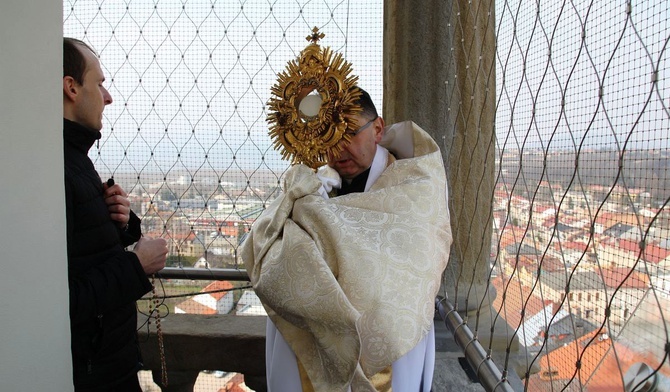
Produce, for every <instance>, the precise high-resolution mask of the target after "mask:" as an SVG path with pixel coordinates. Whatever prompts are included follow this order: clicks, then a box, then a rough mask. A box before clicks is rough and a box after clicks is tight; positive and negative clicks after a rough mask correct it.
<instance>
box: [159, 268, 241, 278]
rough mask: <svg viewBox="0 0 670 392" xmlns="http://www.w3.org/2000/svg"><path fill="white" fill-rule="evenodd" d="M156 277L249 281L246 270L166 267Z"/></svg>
mask: <svg viewBox="0 0 670 392" xmlns="http://www.w3.org/2000/svg"><path fill="white" fill-rule="evenodd" d="M156 275H157V276H158V277H159V278H161V279H191V280H233V281H242V282H244V281H248V280H249V275H247V270H246V269H236V268H191V267H189V268H180V267H165V268H163V269H162V270H160V271H159V272H157V273H156Z"/></svg>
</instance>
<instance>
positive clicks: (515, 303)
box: [491, 277, 546, 329]
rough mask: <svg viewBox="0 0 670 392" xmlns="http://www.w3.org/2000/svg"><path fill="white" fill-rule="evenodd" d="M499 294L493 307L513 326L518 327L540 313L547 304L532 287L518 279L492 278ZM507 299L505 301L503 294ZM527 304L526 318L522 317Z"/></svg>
mask: <svg viewBox="0 0 670 392" xmlns="http://www.w3.org/2000/svg"><path fill="white" fill-rule="evenodd" d="M491 283H492V284H493V286H494V287H495V288H496V291H497V292H498V295H497V296H496V299H495V301H493V308H494V310H496V311H497V312H498V313H499V314H500V316H501V317H503V318H504V319H505V321H507V324H509V325H510V326H511V327H512V328H515V329H516V328H518V327H519V326H520V325H521V323H523V322H525V321H526V320H528V319H529V318H531V317H533V316H534V315H536V314H538V313H539V312H540V311H542V309H544V307H545V306H546V305H545V304H544V303H543V302H542V301H541V300H540V298H538V297H537V296H536V295H533V294H531V292H530V290H531V289H530V288H529V287H526V286H524V285H520V284H519V282H518V281H512V282H511V283H509V285H508V281H503V280H502V278H501V277H496V278H494V279H492V281H491ZM505 289H506V291H505ZM502 293H505V300H504V302H503V295H502ZM524 305H525V312H524V319H523V320H522V318H521V309H522V308H523V307H524Z"/></svg>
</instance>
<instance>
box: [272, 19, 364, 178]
mask: <svg viewBox="0 0 670 392" xmlns="http://www.w3.org/2000/svg"><path fill="white" fill-rule="evenodd" d="M323 37H325V34H323V33H320V32H319V29H318V28H316V27H314V29H313V30H312V34H310V35H309V36H307V40H308V41H310V44H309V45H307V47H306V48H305V49H303V50H302V52H300V56H298V58H296V59H294V60H291V61H289V62H288V64H287V66H286V69H285V70H284V71H283V72H281V73H280V74H279V76H278V77H277V83H276V84H275V85H274V86H272V90H271V93H272V96H271V97H270V100H269V101H268V109H269V114H268V117H267V121H268V123H269V124H270V131H269V134H270V137H271V138H272V139H273V145H274V148H275V150H279V151H280V152H281V155H282V159H285V160H290V161H291V163H292V164H294V163H302V164H305V165H307V166H309V167H311V168H312V169H316V168H318V167H319V166H322V165H324V164H325V163H326V162H327V159H328V155H329V154H332V155H334V156H339V154H340V152H341V150H342V144H341V143H340V141H341V140H342V139H344V140H345V141H347V142H348V141H349V140H350V137H351V136H349V135H350V133H352V132H354V131H355V128H356V124H355V123H354V121H353V118H352V116H354V115H356V114H358V113H360V112H361V108H360V106H359V105H356V104H355V102H356V100H357V99H358V97H360V95H361V93H360V91H359V89H358V88H354V87H355V86H356V82H357V81H358V77H357V76H350V73H351V70H352V68H351V63H349V62H347V61H345V60H344V58H343V57H342V55H341V54H339V53H333V52H332V51H331V49H330V48H329V47H326V48H321V47H320V46H319V44H318V41H319V40H320V39H323Z"/></svg>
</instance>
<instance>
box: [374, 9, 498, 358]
mask: <svg viewBox="0 0 670 392" xmlns="http://www.w3.org/2000/svg"><path fill="white" fill-rule="evenodd" d="M384 18H385V21H384V118H385V120H386V123H387V124H391V123H394V122H397V121H402V120H413V121H414V122H415V123H417V124H418V125H419V126H421V127H422V128H423V129H424V130H426V131H427V132H428V133H430V134H431V135H432V136H433V138H434V139H435V140H436V141H437V143H438V144H439V145H440V148H441V149H442V154H443V158H444V162H445V167H446V168H447V176H448V182H449V196H450V200H449V209H450V214H451V226H452V232H453V236H454V242H453V245H452V251H451V259H450V263H449V267H448V269H447V272H446V273H445V288H444V289H445V290H446V294H447V295H448V297H449V300H450V302H451V303H452V304H453V305H454V307H455V308H456V309H457V310H458V311H459V313H461V314H462V317H463V318H464V319H466V320H468V321H469V322H468V324H469V325H470V327H471V328H472V329H473V332H475V333H476V334H478V335H479V339H480V342H481V343H482V345H484V347H487V346H488V338H489V336H491V335H493V336H494V341H497V342H496V344H495V345H496V346H497V347H496V348H498V349H500V348H503V349H504V348H505V347H506V345H507V341H508V337H507V333H506V332H505V328H504V327H505V325H504V323H501V322H500V321H498V322H497V323H496V324H497V325H496V330H498V329H501V330H502V334H501V335H500V334H497V333H493V334H492V333H491V320H490V315H491V313H492V312H491V311H490V310H491V309H490V308H491V303H492V301H493V299H494V298H495V295H496V293H495V290H494V289H493V287H492V286H491V287H490V288H489V287H488V279H489V269H490V268H489V263H490V250H491V235H492V210H493V193H494V192H493V191H494V185H495V129H494V122H495V106H496V105H495V104H496V96H495V92H496V86H495V50H496V48H495V15H494V2H493V1H492V0H481V1H475V2H471V1H468V0H454V1H434V0H387V1H385V5H384ZM487 288H488V290H487ZM480 308H481V312H480V311H479V309H480ZM473 316H475V317H473ZM475 323H476V324H477V328H475ZM475 329H476V330H478V331H479V333H477V331H476V330H475Z"/></svg>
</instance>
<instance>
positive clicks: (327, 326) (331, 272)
mask: <svg viewBox="0 0 670 392" xmlns="http://www.w3.org/2000/svg"><path fill="white" fill-rule="evenodd" d="M391 128H393V126H392V127H391ZM401 128H402V129H406V132H409V133H408V134H407V135H405V137H406V139H407V140H410V141H413V150H412V149H410V150H409V151H410V153H413V158H407V159H398V160H396V161H395V162H393V163H392V164H391V165H390V166H388V167H387V168H386V170H385V171H384V172H383V173H382V175H381V176H380V177H379V179H378V180H377V181H376V182H375V183H374V184H373V186H372V188H371V189H370V190H369V191H368V192H364V193H354V194H349V195H346V196H341V197H337V198H332V199H324V198H323V197H322V196H321V195H319V193H318V189H319V187H320V186H321V182H320V180H319V179H318V178H317V176H316V174H315V172H314V171H313V170H311V169H310V168H308V167H307V166H304V165H296V166H293V167H291V168H290V169H289V170H288V171H287V173H286V176H285V181H284V192H283V193H282V194H281V195H280V197H278V198H277V199H276V200H275V201H274V202H273V203H272V204H271V205H270V206H269V207H268V208H267V210H266V211H265V212H264V213H263V214H262V215H261V216H260V217H259V218H258V220H257V221H256V222H255V223H254V226H253V228H252V230H251V233H250V234H249V237H248V238H247V240H246V241H245V242H244V244H243V245H242V247H241V257H242V259H243V260H244V262H245V264H246V268H247V271H248V273H249V277H250V280H251V282H252V284H253V286H254V289H255V290H256V293H257V294H258V296H259V297H260V299H261V300H262V302H263V305H264V306H265V308H266V310H267V312H268V315H269V317H270V318H271V319H272V321H273V322H274V324H275V325H276V327H277V329H278V330H279V331H280V332H281V334H282V336H283V337H284V339H285V340H286V341H287V342H288V344H289V345H290V346H291V348H292V350H293V352H294V353H295V354H296V356H297V358H298V360H299V361H300V363H301V364H302V365H303V366H304V368H305V370H306V372H307V374H308V376H309V378H310V380H311V381H312V385H313V386H314V389H315V390H317V391H346V389H347V387H348V386H349V385H351V387H352V391H374V387H373V386H372V384H371V383H370V381H369V380H368V378H369V377H370V376H372V375H374V374H376V373H378V372H380V371H382V370H383V369H385V368H386V367H387V366H389V365H390V364H391V363H392V362H393V361H395V360H396V359H398V358H400V357H401V356H402V355H404V354H405V353H407V352H408V351H409V350H411V349H412V348H413V347H414V346H415V345H416V344H417V343H418V342H419V341H420V340H421V339H422V338H423V337H424V336H425V335H426V334H427V332H428V330H429V329H430V326H431V325H432V322H433V315H434V298H435V295H436V294H437V292H438V289H439V286H440V282H441V275H442V272H443V271H444V269H445V267H446V265H447V261H448V258H449V247H450V245H451V241H452V237H451V229H450V226H449V213H448V210H447V202H446V177H445V171H444V166H443V163H442V157H441V154H440V152H439V148H438V146H437V144H436V143H435V142H434V141H433V140H432V138H431V137H430V136H429V135H428V134H427V133H425V132H424V131H423V130H422V129H421V128H419V127H418V126H416V125H415V124H413V123H411V122H407V123H405V126H404V127H401ZM397 129H400V128H397ZM402 129H401V131H402ZM389 136H390V138H391V139H393V138H394V137H395V136H398V138H402V137H401V136H400V135H395V136H394V135H389ZM382 144H383V143H382ZM410 147H411V146H410ZM391 152H394V151H393V150H391ZM406 153H407V151H405V152H404V153H403V152H401V153H400V154H399V156H398V157H399V158H403V155H404V154H406ZM396 155H398V154H396Z"/></svg>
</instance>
